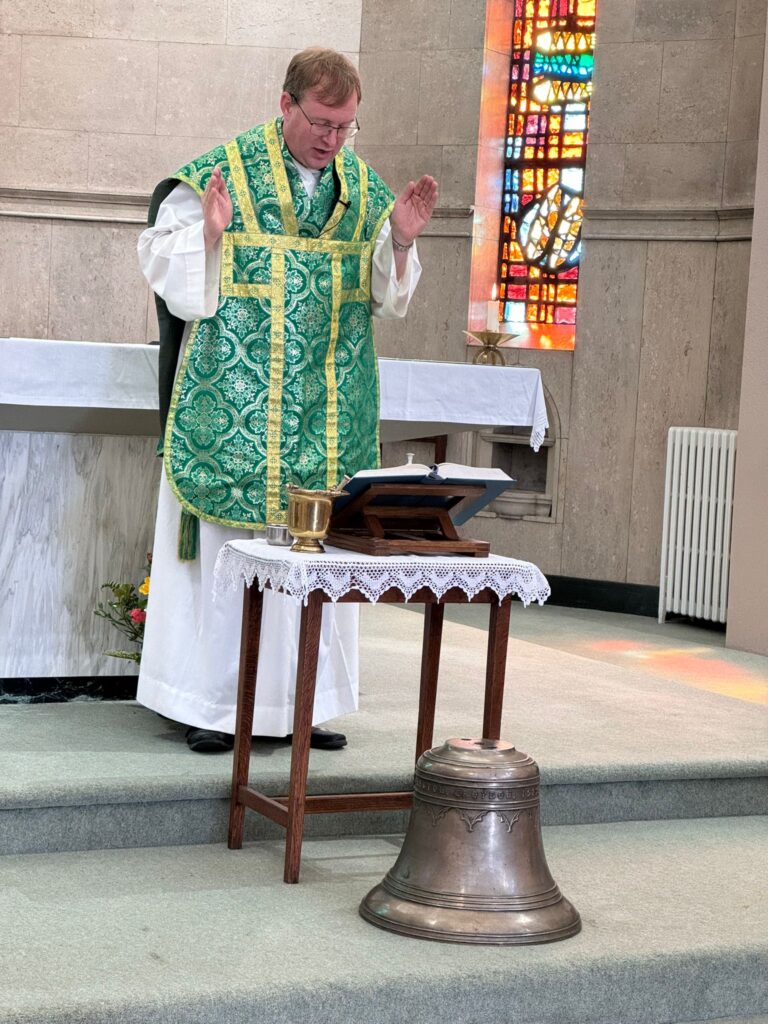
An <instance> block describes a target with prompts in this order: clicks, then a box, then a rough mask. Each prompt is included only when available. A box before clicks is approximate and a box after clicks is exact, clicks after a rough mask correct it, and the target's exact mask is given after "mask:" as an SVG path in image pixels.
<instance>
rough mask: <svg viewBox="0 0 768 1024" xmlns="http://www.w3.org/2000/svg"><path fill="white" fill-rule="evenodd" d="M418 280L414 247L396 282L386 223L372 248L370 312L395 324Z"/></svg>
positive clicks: (419, 271)
mask: <svg viewBox="0 0 768 1024" xmlns="http://www.w3.org/2000/svg"><path fill="white" fill-rule="evenodd" d="M420 277H421V263H420V262H419V254H418V253H417V251H416V243H415V242H414V243H413V247H412V248H411V249H409V250H408V257H407V260H406V264H405V267H404V269H403V276H402V277H401V278H400V280H398V278H397V270H396V268H395V254H394V251H393V249H392V232H391V227H390V223H389V220H386V221H385V222H384V226H383V228H382V229H381V231H380V232H379V237H378V238H377V239H376V241H375V243H374V248H373V265H372V267H371V312H372V313H373V315H374V316H378V317H381V319H382V320H396V319H399V318H401V317H404V316H405V314H406V313H407V312H408V303H409V302H410V301H411V296H412V295H413V293H414V292H415V291H416V285H417V284H418V283H419V278H420Z"/></svg>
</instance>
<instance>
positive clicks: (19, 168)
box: [0, 127, 88, 191]
mask: <svg viewBox="0 0 768 1024" xmlns="http://www.w3.org/2000/svg"><path fill="white" fill-rule="evenodd" d="M0 184H1V185H2V186H3V187H4V188H29V189H74V190H76V191H85V189H86V188H87V186H88V135H87V134H86V132H59V131H51V130H49V129H42V128H11V127H3V128H0Z"/></svg>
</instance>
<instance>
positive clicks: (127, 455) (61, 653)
mask: <svg viewBox="0 0 768 1024" xmlns="http://www.w3.org/2000/svg"><path fill="white" fill-rule="evenodd" d="M154 446H155V442H154V440H153V439H152V438H141V437H101V436H95V435H89V434H28V433H21V432H12V431H3V432H0V460H1V461H2V464H3V466H4V467H5V469H6V472H5V475H4V481H3V487H2V489H0V520H1V521H2V522H3V523H4V524H5V525H6V528H5V529H4V530H3V531H2V533H1V534H0V566H2V576H3V579H4V581H5V584H6V585H5V586H4V587H3V588H2V590H0V676H3V677H8V678H14V677H23V676H33V677H34V676H67V675H75V676H82V675H90V674H91V673H94V674H102V675H121V674H133V673H134V672H135V666H134V665H133V664H132V663H129V662H123V661H118V660H115V659H112V658H105V657H104V656H103V653H102V652H103V651H104V650H106V649H108V648H110V647H116V646H117V647H119V646H120V643H119V634H118V633H117V632H116V631H115V630H114V628H112V627H110V626H109V625H108V624H107V623H106V622H104V621H103V620H101V619H98V618H96V617H95V616H94V615H93V609H94V607H95V605H96V603H97V602H98V601H99V600H100V599H103V597H104V594H103V593H102V592H100V587H101V585H102V584H103V583H104V582H105V581H106V580H110V579H115V580H118V581H121V580H126V581H129V580H131V581H133V580H135V581H137V582H138V581H140V579H141V572H142V570H143V567H144V563H145V556H146V552H147V551H149V550H151V545H152V535H153V525H154V518H155V506H156V502H157V486H158V482H159V469H160V468H159V464H158V461H157V459H155V458H154V457H153V455H154Z"/></svg>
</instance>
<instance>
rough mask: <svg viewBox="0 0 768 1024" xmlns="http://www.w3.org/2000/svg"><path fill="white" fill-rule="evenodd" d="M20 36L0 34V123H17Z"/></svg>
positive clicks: (19, 87)
mask: <svg viewBox="0 0 768 1024" xmlns="http://www.w3.org/2000/svg"><path fill="white" fill-rule="evenodd" d="M20 95H21V36H11V35H0V124H18V123H19V106H20Z"/></svg>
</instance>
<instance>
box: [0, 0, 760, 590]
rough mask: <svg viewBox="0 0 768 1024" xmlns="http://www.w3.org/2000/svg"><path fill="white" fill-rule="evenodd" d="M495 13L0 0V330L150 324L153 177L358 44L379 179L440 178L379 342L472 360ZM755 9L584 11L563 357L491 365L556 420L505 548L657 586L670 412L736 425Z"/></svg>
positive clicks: (690, 2)
mask: <svg viewBox="0 0 768 1024" xmlns="http://www.w3.org/2000/svg"><path fill="white" fill-rule="evenodd" d="M486 10H487V12H489V16H490V25H492V26H495V28H494V31H493V32H491V33H489V35H488V36H484V27H485V15H486ZM511 10H512V4H511V0H488V3H487V5H486V3H485V2H484V0H432V2H430V3H428V4H424V3H418V2H415V0H387V2H386V3H382V2H379V0H346V2H335V3H334V4H330V5H329V4H324V3H320V2H308V0H305V2H304V3H303V4H301V5H294V4H288V3H285V2H283V0H274V2H267V0H258V2H257V0H229V2H228V3H227V2H226V0H210V2H209V3H207V4H205V5H202V4H201V3H198V2H197V0H194V2H185V3H183V4H182V3H181V2H180V0H177V2H175V3H172V4H167V5H164V6H163V7H162V8H161V7H158V6H157V5H156V4H154V3H153V2H151V0H135V2H133V3H132V4H130V5H127V6H126V5H118V4H117V3H116V2H114V0H95V2H93V0H87V2H86V0H71V2H70V3H68V4H66V5H64V6H62V7H61V8H57V10H56V12H52V11H51V9H50V6H49V5H48V4H47V3H43V2H42V0H40V2H37V0H34V2H30V3H26V4H24V5H17V7H13V5H11V4H5V5H4V7H3V12H4V20H3V23H2V28H3V35H1V36H0V49H1V50H2V58H3V59H2V61H0V68H2V71H0V76H2V78H1V79H0V85H1V86H2V88H0V125H2V126H1V127H0V134H1V135H2V141H3V143H4V144H3V146H2V148H1V149H0V186H2V187H0V214H2V215H3V222H2V226H3V230H2V232H0V261H1V262H2V266H3V268H4V269H3V274H2V276H0V335H3V334H15V335H27V336H32V337H59V338H83V339H100V340H110V341H116V340H120V341H143V340H145V339H149V338H152V337H153V335H154V332H155V327H154V316H153V312H152V310H151V308H150V305H149V301H148V294H147V289H146V287H145V286H144V283H143V281H142V280H141V277H140V275H139V273H138V270H137V269H136V261H135V252H134V250H135V241H136V236H137V233H138V230H139V227H140V223H141V222H142V221H143V218H144V213H145V208H146V199H147V194H148V192H149V190H150V188H151V186H152V184H153V183H154V182H155V181H156V180H157V179H158V178H160V177H161V176H162V175H163V174H165V173H167V172H168V170H169V169H172V168H173V167H174V166H175V165H177V164H178V163H180V162H181V161H182V160H184V159H186V158H187V157H189V156H190V155H191V154H193V153H195V152H199V151H201V150H203V149H205V148H207V147H209V146H210V145H212V144H214V143H216V142H218V141H220V140H221V139H223V138H225V137H228V136H231V135H232V134H233V133H234V132H235V131H237V130H239V129H241V128H244V127H246V126H247V125H249V124H251V123H254V122H255V121H257V120H259V119H262V118H264V117H266V116H269V115H271V114H272V113H274V111H275V109H276V101H277V97H278V95H279V87H280V79H281V75H282V72H283V69H284V67H285V64H286V63H287V60H288V58H289V56H290V54H291V53H292V52H293V51H294V50H295V49H297V48H300V47H301V46H304V45H308V44H310V43H325V44H328V45H333V46H336V47H338V48H340V49H344V50H346V51H347V52H349V53H350V54H351V55H352V56H353V57H355V59H357V56H358V54H359V63H360V68H361V72H362V76H363V87H364V98H363V103H362V106H361V110H360V122H361V125H362V131H361V133H360V135H359V137H358V149H359V151H360V153H361V154H362V155H363V156H364V157H365V158H366V159H368V160H369V161H370V162H371V163H372V165H373V166H374V167H375V168H376V169H377V170H378V171H379V172H380V173H381V174H382V175H383V176H384V178H385V179H386V180H387V181H388V182H389V183H390V184H391V185H392V187H393V188H395V189H398V188H400V187H401V186H402V185H403V184H404V183H405V182H406V181H407V180H408V179H409V178H413V177H415V176H417V175H419V174H421V173H424V172H427V173H431V174H433V175H434V176H435V177H437V178H438V179H439V181H440V186H441V197H440V208H439V210H438V211H437V215H436V217H435V218H434V221H433V224H432V225H431V226H430V229H429V231H428V233H427V234H426V235H425V237H424V238H423V239H422V240H421V241H420V243H419V251H420V254H421V258H422V262H423V264H424V277H423V280H422V283H421V285H420V287H419V294H418V297H417V300H416V301H415V302H414V305H413V307H412V311H411V313H410V314H409V316H408V317H407V318H406V320H405V321H403V322H395V323H385V324H381V325H379V330H378V333H377V338H378V347H379V351H380V353H381V354H382V355H389V356H403V357H410V358H414V357H419V356H421V357H425V358H435V359H453V360H460V361H461V360H464V359H465V358H466V353H465V347H464V337H463V334H462V330H463V328H464V327H465V326H466V324H467V317H468V310H469V281H470V264H471V256H472V244H473V233H474V240H475V246H476V248H477V246H478V245H479V244H480V243H481V242H482V243H483V244H484V245H485V247H486V248H488V247H489V246H490V247H492V246H493V242H492V238H491V235H492V231H491V230H490V229H489V227H488V223H489V222H488V220H487V217H488V216H490V214H489V211H490V210H491V205H492V204H491V202H490V199H489V198H488V192H487V191H484V189H485V184H484V182H485V181H486V179H485V177H484V175H483V173H481V175H480V177H479V178H478V179H477V180H476V168H477V166H478V158H480V160H479V165H480V169H481V172H482V170H483V166H484V165H483V158H484V156H486V155H487V153H485V150H487V151H488V152H489V153H490V152H491V150H492V149H493V146H492V145H491V146H486V147H485V148H484V147H483V146H481V147H479V148H478V126H479V122H480V117H481V109H480V96H481V89H482V88H483V81H484V79H485V82H486V86H487V85H488V83H489V82H490V81H496V80H497V77H498V75H499V74H500V73H501V72H502V71H503V65H504V60H505V47H506V44H505V42H504V39H503V33H502V34H499V31H498V26H499V24H500V23H502V22H503V21H504V19H505V18H506V19H507V21H511ZM765 20H766V0H602V3H599V4H598V27H597V28H598V31H597V36H598V43H597V53H596V74H595V99H594V105H593V114H592V125H591V141H590V151H589V160H588V166H587V178H586V181H587V210H588V214H587V219H586V222H585V258H584V263H583V270H582V278H581V286H580V288H581V290H580V301H579V319H578V327H577V341H576V350H575V352H573V353H562V352H541V351H528V350H512V351H511V352H510V353H509V361H510V362H512V363H515V362H518V363H520V364H521V365H527V366H531V365H532V366H538V367H539V368H540V369H541V371H542V374H543V378H544V383H545V387H546V390H547V392H548V395H549V398H550V401H551V404H552V406H553V411H554V412H555V416H554V417H553V422H554V421H556V427H555V429H556V434H557V436H556V438H555V440H556V448H555V451H554V454H553V455H552V458H553V459H554V460H555V461H556V463H557V468H558V476H557V500H556V502H555V514H554V517H553V518H551V519H538V520H536V519H534V520H510V519H503V518H498V519H484V520H478V521H476V522H477V529H476V530H475V532H477V533H478V534H480V535H483V536H486V537H488V538H489V539H491V540H492V541H493V544H494V546H495V548H496V549H497V550H499V551H501V552H507V553H512V554H518V555H520V556H522V557H526V558H530V559H532V560H533V561H536V562H538V563H539V564H540V565H541V566H542V568H543V569H544V570H545V571H547V572H549V573H559V574H563V575H569V576H577V577H587V578H595V579H607V580H615V581H629V582H634V583H650V584H654V583H656V582H658V562H659V545H660V536H661V501H662V488H663V468H664V456H665V436H666V430H667V428H668V426H670V425H673V424H681V425H698V424H706V425H711V426H717V427H734V426H736V425H737V419H738V408H739V387H740V379H741V378H740V372H741V352H742V344H743V333H744V311H745V308H746V289H747V277H748V263H749V249H750V237H751V221H752V210H751V207H752V202H753V192H754V169H755V161H756V151H757V136H758V112H759V98H760V83H761V75H762V55H763V52H764V44H765ZM235 66H237V67H238V69H239V70H238V73H237V74H234V75H233V73H232V69H233V67H235ZM494 76H495V77H494ZM491 155H492V154H491ZM473 205H474V206H475V207H476V210H475V214H474V219H473V217H472V215H471V211H470V207H472V206H473ZM9 215H10V216H9ZM483 216H486V222H485V228H483V220H482V218H483ZM476 283H477V282H476ZM469 451H470V448H469V446H468V445H466V444H463V445H460V446H457V445H456V444H454V445H453V446H452V449H451V452H450V454H451V455H452V456H454V457H455V456H460V455H462V454H466V453H468V452H469ZM473 528H474V524H473Z"/></svg>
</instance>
